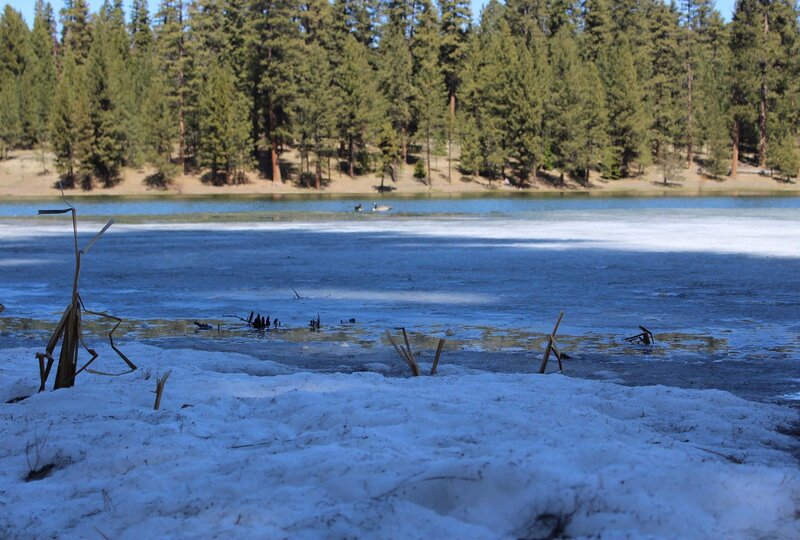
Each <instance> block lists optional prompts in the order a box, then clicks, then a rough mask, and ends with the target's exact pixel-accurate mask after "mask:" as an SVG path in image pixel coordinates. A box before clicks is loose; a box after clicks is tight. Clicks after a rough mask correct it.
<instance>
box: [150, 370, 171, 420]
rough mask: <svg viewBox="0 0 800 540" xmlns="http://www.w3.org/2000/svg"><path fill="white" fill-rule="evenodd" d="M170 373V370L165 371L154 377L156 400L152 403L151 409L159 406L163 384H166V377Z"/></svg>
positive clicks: (156, 408) (167, 377)
mask: <svg viewBox="0 0 800 540" xmlns="http://www.w3.org/2000/svg"><path fill="white" fill-rule="evenodd" d="M170 374H172V370H169V371H167V372H166V373H164V375H162V376H161V377H158V378H157V379H156V402H155V404H154V405H153V410H155V411H157V410H158V408H159V407H161V395H162V394H163V393H164V385H165V384H167V379H169V376H170Z"/></svg>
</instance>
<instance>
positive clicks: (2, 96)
mask: <svg viewBox="0 0 800 540" xmlns="http://www.w3.org/2000/svg"><path fill="white" fill-rule="evenodd" d="M0 102H2V103H3V106H2V107H0V159H6V158H7V157H8V151H9V150H10V149H11V148H13V147H15V146H17V144H18V143H19V140H20V139H21V137H22V126H21V122H20V110H19V93H18V92H17V84H16V81H15V80H14V79H12V78H10V77H8V76H7V74H5V73H0Z"/></svg>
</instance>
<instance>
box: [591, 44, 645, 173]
mask: <svg viewBox="0 0 800 540" xmlns="http://www.w3.org/2000/svg"><path fill="white" fill-rule="evenodd" d="M601 52H602V51H601ZM600 64H601V66H602V69H601V75H602V77H603V84H604V87H605V88H606V99H607V105H608V117H609V129H608V133H609V146H608V147H607V152H606V156H605V158H604V175H605V176H607V177H609V178H619V177H620V176H628V175H630V174H632V173H633V171H632V169H631V167H632V164H633V163H634V162H636V161H637V160H639V161H640V162H641V161H642V160H645V162H646V160H647V158H648V157H649V149H648V148H647V145H646V143H647V117H646V115H645V113H644V110H643V96H642V90H641V85H640V83H639V78H638V76H637V73H636V68H635V67H634V62H633V54H632V52H631V48H630V44H629V42H628V39H627V38H626V37H625V35H624V34H622V35H619V36H618V38H617V41H616V42H615V44H614V46H613V47H612V48H611V49H609V50H608V52H607V53H605V54H603V55H602V56H601V58H600ZM640 164H641V163H640Z"/></svg>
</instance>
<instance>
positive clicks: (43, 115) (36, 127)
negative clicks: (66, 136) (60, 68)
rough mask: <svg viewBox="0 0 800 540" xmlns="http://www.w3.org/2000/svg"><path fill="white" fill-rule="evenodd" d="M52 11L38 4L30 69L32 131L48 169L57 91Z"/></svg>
mask: <svg viewBox="0 0 800 540" xmlns="http://www.w3.org/2000/svg"><path fill="white" fill-rule="evenodd" d="M54 24H55V23H54V20H53V8H52V7H51V6H50V4H45V3H44V2H43V0H37V2H36V15H35V18H34V21H33V31H32V33H31V46H32V50H33V59H34V60H33V67H32V69H31V87H32V91H31V100H32V102H33V103H32V107H33V110H32V114H33V117H34V123H33V131H34V136H35V140H36V143H37V144H38V145H39V146H40V148H41V151H42V167H43V169H44V171H45V172H46V168H45V159H44V152H45V145H46V144H47V142H48V140H49V134H50V129H49V128H50V126H49V124H50V110H51V106H52V101H53V94H54V93H55V89H56V82H57V79H56V77H57V73H56V63H55V50H54V43H55V41H54V35H53V26H54Z"/></svg>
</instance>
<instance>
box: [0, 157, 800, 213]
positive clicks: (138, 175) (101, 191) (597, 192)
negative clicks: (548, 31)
mask: <svg viewBox="0 0 800 540" xmlns="http://www.w3.org/2000/svg"><path fill="white" fill-rule="evenodd" d="M440 161H441V160H440ZM47 169H48V171H49V172H48V173H45V174H42V172H41V171H42V163H41V156H40V155H37V154H36V153H35V152H33V151H17V152H12V154H11V156H10V158H9V159H7V160H3V161H0V201H23V200H48V199H53V198H58V197H59V196H60V192H59V190H58V189H57V188H56V187H55V186H56V183H57V180H58V176H57V174H56V173H55V171H54V167H53V165H52V163H50V162H49V159H48V162H47ZM405 169H408V170H406V171H405V173H406V174H405V175H401V177H400V179H399V180H398V181H397V182H396V183H393V182H391V181H390V180H388V179H386V180H385V181H384V186H386V187H387V188H388V189H389V190H390V191H389V190H387V191H384V192H380V191H379V190H378V187H379V186H380V183H381V180H380V178H379V177H375V176H371V175H367V176H357V177H354V178H349V177H347V176H346V175H344V174H341V175H340V174H334V177H333V179H332V180H330V181H326V183H325V185H324V187H323V188H322V189H320V190H315V189H313V188H305V187H302V186H300V185H298V184H297V182H295V181H287V182H285V183H273V182H272V181H271V180H268V179H265V178H262V177H260V176H259V175H258V173H255V172H252V173H249V174H248V175H247V176H248V183H246V184H240V185H231V186H222V187H218V186H213V185H209V184H204V183H203V182H202V181H201V177H200V176H199V175H181V176H179V177H178V178H176V179H175V181H174V183H173V185H172V186H170V187H169V188H167V189H164V190H161V189H153V188H150V187H148V186H147V185H145V183H144V179H145V178H146V177H147V175H148V173H149V172H150V171H148V170H146V169H142V170H136V169H125V170H124V171H123V173H122V180H121V181H120V183H119V184H117V185H115V186H113V187H111V188H102V187H95V188H94V189H92V190H88V191H87V190H83V189H80V188H75V189H69V190H66V191H65V194H66V195H67V196H68V197H81V198H83V197H89V198H107V197H124V198H130V199H154V200H158V199H192V198H205V197H223V198H224V197H229V198H265V199H268V198H273V199H276V200H277V199H283V198H285V199H297V200H301V199H310V200H313V199H364V200H366V199H381V198H483V197H501V198H502V197H531V198H557V197H565V196H566V197H598V198H603V197H643V198H652V197H718V196H721V197H723V196H729V197H739V196H747V197H784V196H789V197H796V196H800V182H798V181H797V180H795V181H792V182H785V181H779V180H776V179H774V178H770V177H768V176H765V175H761V174H759V171H758V170H756V169H755V168H753V167H751V166H748V165H746V164H741V165H740V167H739V170H740V174H739V177H738V178H736V179H730V178H724V179H720V180H712V179H708V178H705V177H703V176H701V175H700V174H698V173H697V172H696V171H689V170H686V171H684V178H683V179H681V180H680V181H679V182H676V183H673V184H670V185H668V186H665V185H663V184H662V183H661V182H660V178H659V171H658V170H657V169H652V170H649V171H648V172H647V173H646V174H644V175H642V176H639V177H635V178H624V179H620V180H605V179H601V178H599V177H595V176H593V177H592V179H591V182H590V186H589V187H587V186H583V185H581V184H578V183H576V182H574V181H572V180H570V179H567V180H566V181H565V184H564V186H563V187H561V186H556V185H553V184H551V183H547V182H545V181H538V182H535V183H533V184H532V185H531V186H530V187H527V188H524V189H519V188H517V187H516V186H512V185H508V184H505V183H503V182H502V181H498V180H495V181H492V182H489V180H488V179H486V178H483V177H472V178H466V177H463V176H462V175H461V174H459V173H457V172H456V170H455V167H454V169H453V173H452V181H451V182H448V181H447V177H446V166H444V165H443V164H441V163H440V168H439V170H436V171H435V174H434V179H433V182H432V186H428V185H427V184H426V183H423V182H421V181H419V180H417V179H414V178H413V177H411V176H410V167H405Z"/></svg>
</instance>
